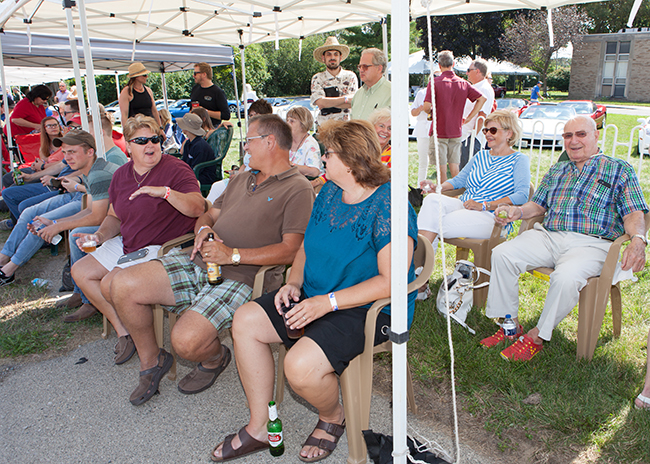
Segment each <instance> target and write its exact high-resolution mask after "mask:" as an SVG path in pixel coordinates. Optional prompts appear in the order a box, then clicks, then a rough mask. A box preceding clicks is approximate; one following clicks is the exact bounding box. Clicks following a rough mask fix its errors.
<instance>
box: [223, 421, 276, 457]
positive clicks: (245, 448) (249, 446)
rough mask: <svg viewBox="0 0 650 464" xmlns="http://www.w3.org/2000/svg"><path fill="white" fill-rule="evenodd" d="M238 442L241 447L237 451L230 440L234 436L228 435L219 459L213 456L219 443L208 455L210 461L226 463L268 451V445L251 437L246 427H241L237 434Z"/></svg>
mask: <svg viewBox="0 0 650 464" xmlns="http://www.w3.org/2000/svg"><path fill="white" fill-rule="evenodd" d="M237 435H239V441H241V446H240V447H239V448H237V449H233V447H232V439H233V438H235V434H234V433H233V434H231V435H228V436H227V437H226V439H225V440H224V441H223V442H222V443H223V448H221V458H218V457H216V456H215V455H214V452H215V451H216V450H217V448H219V445H221V443H219V444H218V445H217V446H215V447H214V448H213V449H212V452H211V453H210V459H212V460H213V461H214V462H226V461H230V460H231V459H237V458H241V457H243V456H248V455H249V454H253V453H257V452H259V451H264V450H267V449H269V444H268V443H265V442H263V441H259V440H256V439H255V438H253V437H251V436H250V435H249V434H248V432H247V431H246V426H244V427H242V428H241V429H240V430H239V432H237Z"/></svg>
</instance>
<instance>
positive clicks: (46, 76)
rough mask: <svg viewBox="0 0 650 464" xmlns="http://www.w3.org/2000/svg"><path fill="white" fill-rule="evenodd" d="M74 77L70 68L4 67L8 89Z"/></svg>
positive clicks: (106, 72) (103, 72) (99, 72)
mask: <svg viewBox="0 0 650 464" xmlns="http://www.w3.org/2000/svg"><path fill="white" fill-rule="evenodd" d="M97 74H115V73H112V72H108V71H96V72H95V75H97ZM73 77H74V69H72V68H39V67H23V66H17V67H16V66H8V67H5V78H6V82H7V86H8V87H14V86H21V85H29V86H33V85H38V84H45V83H47V82H56V81H58V80H64V79H71V78H73Z"/></svg>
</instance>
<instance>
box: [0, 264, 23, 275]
mask: <svg viewBox="0 0 650 464" xmlns="http://www.w3.org/2000/svg"><path fill="white" fill-rule="evenodd" d="M19 267H20V266H18V265H17V264H14V263H12V262H11V261H9V262H8V263H7V264H5V265H4V266H2V269H0V270H1V271H2V272H4V274H5V275H6V276H11V275H14V272H16V271H17V270H18V268H19Z"/></svg>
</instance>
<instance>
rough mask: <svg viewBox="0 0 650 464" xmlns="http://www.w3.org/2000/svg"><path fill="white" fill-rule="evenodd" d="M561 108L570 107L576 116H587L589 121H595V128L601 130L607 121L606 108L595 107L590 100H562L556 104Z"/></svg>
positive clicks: (603, 106)
mask: <svg viewBox="0 0 650 464" xmlns="http://www.w3.org/2000/svg"><path fill="white" fill-rule="evenodd" d="M558 105H561V106H570V107H571V108H573V109H574V110H576V114H588V115H589V116H591V119H593V120H594V121H596V127H597V128H598V129H602V128H603V127H604V126H605V124H606V121H607V107H606V106H605V105H597V104H596V103H594V102H592V101H591V100H564V101H563V102H560V103H558Z"/></svg>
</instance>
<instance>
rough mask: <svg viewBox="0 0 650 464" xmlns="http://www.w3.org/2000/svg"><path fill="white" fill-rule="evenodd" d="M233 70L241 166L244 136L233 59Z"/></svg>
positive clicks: (231, 66)
mask: <svg viewBox="0 0 650 464" xmlns="http://www.w3.org/2000/svg"><path fill="white" fill-rule="evenodd" d="M230 68H231V69H232V71H231V74H232V83H233V86H234V88H235V104H236V105H237V109H236V110H235V111H236V117H237V126H239V163H240V164H241V163H242V162H243V161H244V135H243V134H242V131H241V112H240V111H239V89H238V88H237V73H236V72H235V60H234V59H233V62H232V64H231V65H230Z"/></svg>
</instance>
